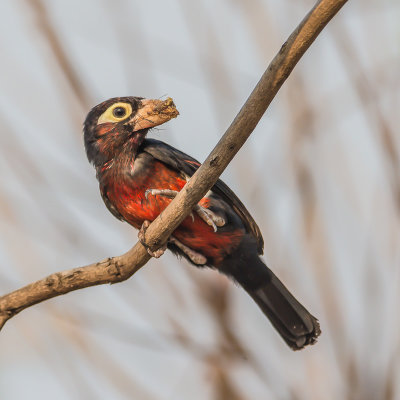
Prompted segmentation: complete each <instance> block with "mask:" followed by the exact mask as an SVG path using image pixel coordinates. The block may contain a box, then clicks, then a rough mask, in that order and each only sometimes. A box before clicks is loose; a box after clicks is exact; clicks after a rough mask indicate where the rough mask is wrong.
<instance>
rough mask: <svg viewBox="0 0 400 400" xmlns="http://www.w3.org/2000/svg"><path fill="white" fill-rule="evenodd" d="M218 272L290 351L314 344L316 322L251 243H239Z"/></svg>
mask: <svg viewBox="0 0 400 400" xmlns="http://www.w3.org/2000/svg"><path fill="white" fill-rule="evenodd" d="M218 269H219V270H220V271H221V272H223V273H225V274H227V275H229V276H231V277H233V278H234V279H235V280H236V281H237V282H238V283H239V284H240V285H241V286H242V287H243V288H244V289H245V290H246V292H247V293H248V294H249V295H250V296H251V297H252V298H253V300H254V301H255V302H256V303H257V305H258V306H259V307H260V309H261V310H262V312H263V313H264V314H265V315H266V316H267V317H268V319H269V320H270V321H271V323H272V325H273V326H274V327H275V329H276V330H277V331H278V333H279V334H280V335H281V336H282V338H283V340H285V342H286V343H287V344H288V345H289V346H290V347H291V348H292V349H293V350H300V349H302V348H303V347H305V346H307V345H310V344H314V343H315V342H316V341H317V338H318V336H319V335H320V334H321V330H320V327H319V323H318V320H317V319H316V318H315V317H314V316H313V315H311V314H310V313H309V312H308V311H307V310H306V309H305V308H304V307H303V306H302V305H301V304H300V303H299V302H298V301H297V300H296V299H295V297H294V296H293V295H292V294H291V293H290V292H289V290H288V289H287V288H286V287H285V286H284V284H283V283H282V282H281V281H280V280H279V279H278V278H277V276H276V275H275V274H274V273H273V272H272V271H271V270H270V269H269V268H268V267H267V266H266V265H265V264H264V263H263V262H262V260H261V259H260V257H259V256H258V255H257V252H256V248H255V245H254V243H253V241H251V240H243V242H242V244H241V246H239V247H238V248H237V250H236V251H235V252H234V253H232V254H231V255H230V257H227V258H226V259H225V260H224V263H223V264H222V265H220V266H219V268H218Z"/></svg>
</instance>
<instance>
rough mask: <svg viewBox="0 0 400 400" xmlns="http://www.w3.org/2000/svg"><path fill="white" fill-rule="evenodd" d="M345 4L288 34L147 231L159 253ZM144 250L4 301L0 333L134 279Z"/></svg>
mask: <svg viewBox="0 0 400 400" xmlns="http://www.w3.org/2000/svg"><path fill="white" fill-rule="evenodd" d="M346 2H347V0H320V1H319V2H318V3H317V4H316V5H315V6H314V7H313V8H312V9H311V11H310V12H309V13H308V14H307V15H306V17H305V18H304V19H303V21H302V22H301V23H300V24H299V26H298V27H297V28H296V29H295V30H294V32H293V33H292V34H291V35H290V37H289V38H288V40H287V41H286V43H284V45H283V46H282V48H281V49H280V51H279V52H278V54H277V55H276V56H275V57H274V59H273V60H272V62H271V64H270V65H269V66H268V68H267V70H266V71H265V72H264V74H263V76H262V77H261V79H260V81H259V82H258V83H257V85H256V87H255V88H254V90H253V92H252V93H251V94H250V96H249V98H248V99H247V101H246V103H245V104H244V106H243V107H242V109H241V110H240V111H239V113H238V115H237V116H236V118H235V119H234V121H233V122H232V124H231V125H230V127H229V128H228V129H227V131H226V132H225V134H224V135H223V137H222V138H221V140H220V141H219V142H218V144H217V145H216V146H215V148H214V150H213V151H212V152H211V153H210V155H209V156H208V157H207V159H206V160H205V162H204V164H203V165H202V166H201V167H200V168H199V169H198V170H197V171H196V173H195V174H194V175H193V177H192V178H191V179H190V181H189V182H188V183H187V184H186V185H185V186H184V188H183V189H182V190H181V191H180V192H179V194H178V195H177V196H176V197H175V199H174V200H172V202H171V203H170V204H169V206H168V207H167V208H166V209H165V210H164V211H163V212H162V213H161V214H160V215H159V216H158V217H157V218H156V219H155V220H154V222H153V223H152V224H151V225H150V226H149V228H148V229H147V231H146V242H147V243H148V245H149V246H150V248H151V249H153V250H155V249H157V248H159V247H160V246H161V245H162V244H163V243H165V242H166V241H167V240H168V238H169V237H170V236H171V234H172V232H173V231H174V230H175V229H176V228H177V227H178V225H179V224H180V223H181V222H182V221H183V219H184V218H185V217H186V216H187V215H188V214H189V213H190V211H191V210H192V208H193V207H194V206H195V205H196V204H197V203H198V202H199V200H200V199H201V198H202V197H203V196H204V195H205V194H206V193H207V192H208V190H210V189H211V187H212V186H213V185H214V184H215V182H216V181H217V180H218V178H219V176H220V175H221V173H222V172H223V171H224V169H225V168H226V167H227V165H228V164H229V162H230V161H231V160H232V158H233V157H234V156H235V154H236V153H237V152H238V151H239V149H240V148H241V147H242V146H243V144H244V142H245V141H246V140H247V138H248V137H249V136H250V134H251V133H252V132H253V130H254V128H255V127H256V125H257V123H258V122H259V120H260V119H261V117H262V116H263V114H264V113H265V111H266V110H267V108H268V106H269V104H270V103H271V101H272V100H273V98H274V97H275V95H276V93H277V92H278V90H279V89H280V87H281V86H282V84H283V82H284V81H285V80H286V79H287V77H288V76H289V74H290V73H291V72H292V70H293V68H294V67H295V66H296V64H297V62H298V61H299V60H300V58H301V57H302V55H303V54H304V53H305V52H306V50H307V49H308V48H309V47H310V45H311V44H312V43H313V41H314V40H315V38H316V37H317V36H318V34H319V33H320V32H321V31H322V29H323V28H324V27H325V26H326V25H327V23H328V22H329V21H330V20H331V19H332V18H333V16H334V15H335V14H336V13H337V12H338V11H339V10H340V8H341V7H342V6H343V5H344V4H345V3H346ZM149 259H150V256H149V255H148V253H147V251H146V250H145V248H144V247H143V246H142V244H141V243H139V242H138V243H136V245H135V246H134V247H132V249H131V250H129V251H128V252H127V253H125V254H123V255H121V256H118V257H113V258H108V259H106V260H103V261H101V262H98V263H95V264H91V265H87V266H85V267H80V268H74V269H71V270H67V271H63V272H57V273H55V274H52V275H49V276H48V277H46V278H44V279H41V280H39V281H37V282H34V283H31V284H29V285H27V286H24V287H23V288H21V289H18V290H16V291H14V292H12V293H9V294H6V295H4V296H3V297H0V329H1V328H2V327H3V326H4V324H5V323H6V322H7V321H8V320H9V319H10V318H11V317H13V316H14V315H16V314H18V313H19V312H20V311H22V310H24V309H25V308H28V307H30V306H32V305H34V304H37V303H40V302H42V301H44V300H47V299H50V298H52V297H56V296H59V295H62V294H65V293H69V292H72V291H74V290H78V289H83V288H86V287H89V286H96V285H102V284H105V283H117V282H121V281H124V280H126V279H128V278H129V277H131V276H132V275H133V274H134V273H135V272H136V271H138V270H139V269H140V268H141V267H143V265H145V264H146V263H147V261H149Z"/></svg>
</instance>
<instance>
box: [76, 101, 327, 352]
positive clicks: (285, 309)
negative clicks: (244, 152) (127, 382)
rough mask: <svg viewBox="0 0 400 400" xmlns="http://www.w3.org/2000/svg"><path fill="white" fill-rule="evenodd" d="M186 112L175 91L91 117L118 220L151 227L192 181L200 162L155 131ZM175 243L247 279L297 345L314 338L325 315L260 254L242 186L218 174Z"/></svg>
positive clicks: (91, 148)
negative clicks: (306, 302) (234, 188)
mask: <svg viewBox="0 0 400 400" xmlns="http://www.w3.org/2000/svg"><path fill="white" fill-rule="evenodd" d="M178 114H179V112H178V110H177V109H176V107H175V104H174V102H173V100H172V99H171V98H167V99H166V100H152V99H146V98H143V97H136V96H127V97H114V98H111V99H108V100H106V101H104V102H102V103H100V104H98V105H96V106H95V107H93V108H92V109H91V110H90V112H89V113H88V115H87V117H86V120H85V122H84V127H83V133H84V135H83V136H84V145H85V150H86V155H87V158H88V160H89V162H90V163H91V164H93V166H94V168H95V170H96V177H97V180H98V181H99V187H100V193H101V197H102V199H103V201H104V203H105V205H106V206H107V208H108V209H109V211H110V212H111V213H112V214H113V215H114V216H115V217H116V218H118V219H120V220H122V221H125V222H127V223H129V224H130V225H132V226H133V227H135V228H137V229H139V235H138V236H139V239H140V240H141V242H142V243H143V244H144V245H145V246H146V244H145V240H144V239H145V230H146V228H147V227H148V225H149V224H150V222H151V221H153V220H154V219H155V218H156V217H157V216H158V215H159V214H160V213H161V212H162V211H163V210H164V209H165V208H166V207H167V206H168V204H169V203H170V202H171V201H172V199H173V198H174V197H175V196H176V194H177V193H178V192H179V191H180V190H181V189H182V188H183V186H184V185H185V184H186V182H188V181H189V180H190V178H191V177H192V175H193V174H194V173H195V171H196V170H197V169H198V168H199V166H200V163H199V162H198V161H197V160H196V159H194V158H192V157H190V156H189V155H187V154H185V153H184V152H182V151H180V150H178V149H176V148H174V147H172V146H170V145H168V144H167V143H164V142H162V141H160V140H156V139H150V138H147V137H146V136H147V133H148V132H149V130H150V129H152V128H154V127H155V126H158V125H161V124H163V123H164V122H167V121H169V120H170V119H172V118H175V117H177V115H178ZM166 248H168V249H169V250H171V251H172V252H173V253H174V254H176V255H178V256H181V257H183V258H185V259H186V260H188V261H189V262H190V263H191V264H193V265H195V266H196V267H199V268H203V267H210V268H212V269H214V270H217V271H219V272H221V273H222V274H225V275H227V276H228V277H230V278H231V279H232V280H233V281H235V282H236V283H237V284H238V285H239V286H241V287H242V288H243V289H244V290H245V291H246V292H247V293H248V294H249V295H250V296H251V298H252V299H253V300H254V301H255V303H256V304H257V305H258V306H259V308H260V309H261V311H262V312H263V313H264V314H265V316H266V317H267V318H268V319H269V320H270V322H271V323H272V325H273V327H274V328H275V329H276V331H277V332H278V333H279V335H280V336H281V337H282V338H283V340H284V341H285V342H286V343H287V344H288V346H289V347H290V348H291V349H293V350H300V349H302V348H304V347H305V346H307V345H311V344H314V343H315V342H316V341H317V338H318V336H319V335H320V333H321V330H320V326H319V322H318V320H317V319H316V318H315V317H314V316H313V315H312V314H311V313H310V312H309V311H307V309H306V308H305V307H304V306H303V305H301V304H300V302H299V301H298V300H296V298H295V297H294V296H293V295H292V294H291V293H290V292H289V290H288V289H287V288H286V287H285V285H284V284H283V283H282V282H281V281H280V280H279V279H278V277H277V276H276V275H275V274H274V273H273V272H272V271H271V270H270V269H269V268H268V267H267V265H266V264H265V263H264V262H263V260H262V259H261V258H260V256H261V255H262V254H263V248H264V240H263V237H262V234H261V231H260V229H259V227H258V225H257V223H256V222H255V221H254V219H253V217H252V216H251V215H250V213H249V211H247V209H246V207H245V206H244V205H243V203H242V202H241V201H240V200H239V198H238V197H237V196H236V195H235V193H234V192H233V191H232V190H231V189H230V188H229V187H228V186H227V185H226V184H225V183H224V182H223V181H222V180H218V181H217V182H216V183H215V184H214V186H213V187H212V188H211V190H210V191H209V192H208V193H207V194H206V195H205V197H203V198H202V199H201V200H200V201H199V203H198V204H197V205H196V206H195V207H194V209H193V210H192V212H191V214H189V216H187V217H186V218H185V219H184V220H183V221H182V223H181V224H180V225H179V226H178V227H177V228H176V230H175V231H174V232H173V233H172V235H171V237H170V238H169V240H168V242H167V244H166V245H165V246H164V247H162V248H160V249H157V250H156V251H151V250H150V249H149V248H148V247H147V250H148V252H149V253H150V254H151V255H152V256H155V257H159V256H160V255H161V254H162V253H163V252H164V250H165V249H166Z"/></svg>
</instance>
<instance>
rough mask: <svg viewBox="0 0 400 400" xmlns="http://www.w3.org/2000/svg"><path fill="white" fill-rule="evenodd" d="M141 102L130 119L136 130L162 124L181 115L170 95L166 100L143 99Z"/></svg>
mask: <svg viewBox="0 0 400 400" xmlns="http://www.w3.org/2000/svg"><path fill="white" fill-rule="evenodd" d="M141 104H142V105H141V107H140V108H139V109H138V110H137V112H136V114H135V115H134V117H133V118H132V119H131V120H129V124H131V125H132V127H133V131H134V132H136V131H139V130H141V129H149V128H153V127H155V126H158V125H161V124H163V123H164V122H167V121H169V120H170V119H172V118H176V117H177V116H178V115H179V112H178V110H177V109H176V107H175V104H174V102H173V101H172V99H171V98H170V97H168V98H167V99H166V100H147V99H143V100H141Z"/></svg>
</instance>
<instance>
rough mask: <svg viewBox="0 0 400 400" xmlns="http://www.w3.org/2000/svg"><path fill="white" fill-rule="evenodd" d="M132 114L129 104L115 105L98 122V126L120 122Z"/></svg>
mask: <svg viewBox="0 0 400 400" xmlns="http://www.w3.org/2000/svg"><path fill="white" fill-rule="evenodd" d="M131 114H132V106H131V105H130V104H129V103H114V104H113V105H112V106H110V107H108V108H107V110H106V111H104V112H103V114H101V115H100V117H99V119H98V120H97V124H104V123H106V122H120V121H123V120H124V119H125V118H128V117H130V115H131Z"/></svg>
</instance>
